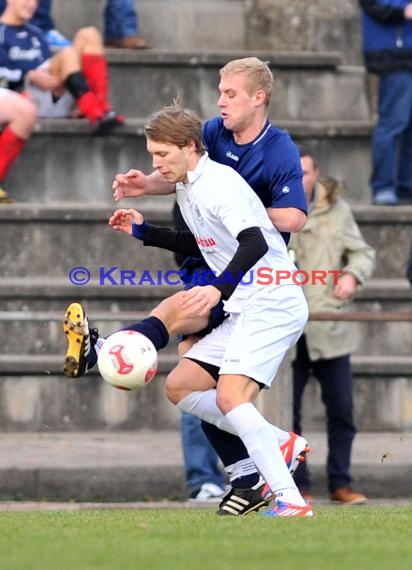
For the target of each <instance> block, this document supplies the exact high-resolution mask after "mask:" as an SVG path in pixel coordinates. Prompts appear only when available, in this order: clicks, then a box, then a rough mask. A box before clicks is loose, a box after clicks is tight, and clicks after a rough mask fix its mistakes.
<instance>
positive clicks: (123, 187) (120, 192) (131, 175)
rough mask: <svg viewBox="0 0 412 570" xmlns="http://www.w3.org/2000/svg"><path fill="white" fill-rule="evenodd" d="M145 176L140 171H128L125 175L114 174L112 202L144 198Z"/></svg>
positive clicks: (145, 188)
mask: <svg viewBox="0 0 412 570" xmlns="http://www.w3.org/2000/svg"><path fill="white" fill-rule="evenodd" d="M147 183H148V181H147V176H146V174H144V172H142V171H141V170H133V169H132V170H129V171H128V172H126V174H116V176H115V177H114V180H113V184H112V188H113V190H114V192H113V197H114V201H115V202H118V201H119V200H121V199H122V198H136V197H139V196H144V195H145V194H146V190H147Z"/></svg>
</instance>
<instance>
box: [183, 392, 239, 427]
mask: <svg viewBox="0 0 412 570" xmlns="http://www.w3.org/2000/svg"><path fill="white" fill-rule="evenodd" d="M177 407H178V408H179V410H181V411H182V412H187V413H188V414H192V415H193V416H197V417H198V418H200V419H201V420H205V421H206V422H209V423H210V424H213V425H214V426H216V427H218V428H220V429H222V430H223V431H228V432H229V433H232V434H234V435H237V432H236V430H235V429H234V428H233V426H232V424H231V423H230V422H229V421H228V420H227V419H226V417H225V415H224V414H223V413H222V412H221V411H220V409H219V408H218V407H217V404H216V390H207V391H206V392H191V393H190V394H188V395H187V396H185V397H184V398H182V400H180V402H179V403H178V404H177Z"/></svg>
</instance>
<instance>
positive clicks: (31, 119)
mask: <svg viewBox="0 0 412 570" xmlns="http://www.w3.org/2000/svg"><path fill="white" fill-rule="evenodd" d="M21 116H22V117H24V122H25V124H26V126H27V127H28V128H29V129H32V128H33V127H34V124H35V122H36V119H37V107H36V105H35V104H34V103H33V102H32V101H30V100H29V99H23V100H22V101H21Z"/></svg>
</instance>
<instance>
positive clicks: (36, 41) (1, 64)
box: [0, 23, 50, 91]
mask: <svg viewBox="0 0 412 570" xmlns="http://www.w3.org/2000/svg"><path fill="white" fill-rule="evenodd" d="M49 58H50V49H49V46H48V44H47V42H46V39H45V37H44V33H43V32H42V31H41V30H39V29H38V28H36V27H35V26H32V25H31V24H26V25H25V26H7V25H6V24H1V23H0V85H1V86H3V87H8V88H9V89H14V90H17V91H18V90H21V89H22V87H23V83H24V77H25V75H26V73H28V72H29V71H31V70H32V69H36V68H37V67H38V66H39V65H41V64H42V63H43V62H44V61H46V60H48V59H49Z"/></svg>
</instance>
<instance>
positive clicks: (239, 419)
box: [0, 0, 412, 517]
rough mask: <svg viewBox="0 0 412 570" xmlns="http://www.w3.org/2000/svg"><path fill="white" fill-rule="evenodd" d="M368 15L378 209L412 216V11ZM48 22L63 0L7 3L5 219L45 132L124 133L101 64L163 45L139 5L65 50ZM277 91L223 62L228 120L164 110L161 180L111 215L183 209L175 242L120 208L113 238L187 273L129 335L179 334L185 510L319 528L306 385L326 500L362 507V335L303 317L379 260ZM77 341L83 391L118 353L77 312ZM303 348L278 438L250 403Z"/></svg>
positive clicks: (135, 177)
mask: <svg viewBox="0 0 412 570" xmlns="http://www.w3.org/2000/svg"><path fill="white" fill-rule="evenodd" d="M360 6H361V8H362V10H363V20H362V21H363V25H364V34H363V37H364V52H365V61H366V65H367V67H368V69H369V70H370V71H372V72H374V73H379V75H380V88H379V109H378V111H379V118H378V123H377V125H376V128H375V131H374V134H373V138H372V163H373V164H372V176H371V188H372V193H373V203H374V204H376V205H391V206H392V205H397V204H399V203H412V171H411V168H412V166H411V165H412V162H411V160H410V159H411V158H412V143H411V140H412V139H411V136H410V134H411V133H410V130H411V121H412V91H411V85H412V82H411V81H410V78H411V71H412V70H411V69H409V67H408V66H409V61H408V54H409V56H410V53H409V52H408V50H410V48H409V43H408V40H409V34H411V37H412V31H411V30H412V3H408V2H402V1H401V0H399V1H398V2H390V3H388V2H385V1H384V0H382V1H380V0H376V1H372V0H370V1H368V0H360ZM3 9H4V10H3ZM51 9H52V5H51V0H39V1H37V0H0V14H1V15H0V85H1V87H0V125H2V127H3V128H2V131H1V133H0V203H4V204H6V203H9V202H11V201H12V200H11V198H10V196H9V195H8V193H7V192H6V190H5V189H4V187H3V181H4V179H5V178H6V175H7V173H8V171H9V170H10V168H11V167H12V165H13V163H14V161H15V160H16V159H17V157H18V156H19V155H20V153H21V152H22V150H23V148H24V145H25V143H26V142H27V140H28V139H29V138H30V135H31V133H32V131H33V128H34V125H35V122H36V119H37V118H41V117H48V118H61V117H65V118H69V117H78V116H82V117H86V118H87V120H88V121H89V123H90V131H91V134H92V135H93V136H103V135H106V134H108V133H110V132H112V130H113V129H114V128H117V127H118V126H120V125H121V124H122V123H123V122H124V117H123V116H122V115H121V114H119V113H118V112H117V111H116V110H115V109H113V107H112V105H111V104H110V102H109V97H108V93H109V77H108V70H107V61H106V56H105V48H107V47H109V48H115V49H117V48H129V49H130V48H131V49H146V48H148V47H150V43H149V42H148V41H147V40H146V39H145V38H143V37H142V36H140V35H139V33H138V18H137V13H136V11H135V9H134V3H133V2H132V1H131V0H108V1H107V2H106V6H105V12H104V17H105V32H104V34H103V35H102V34H101V33H100V32H99V30H98V29H97V28H96V27H94V26H88V27H84V28H81V29H80V30H78V32H77V33H76V34H75V35H74V36H73V37H72V38H67V37H65V36H64V35H63V34H61V33H60V32H59V30H58V26H56V25H55V23H54V20H53V18H52V12H51ZM399 30H401V35H400V32H399ZM22 32H24V33H22ZM400 37H401V38H402V42H404V43H401V42H400V39H399V38H400ZM393 42H395V43H393ZM16 47H17V48H18V51H19V57H18V58H15V57H13V53H15V49H14V48H16ZM383 53H385V54H386V56H387V57H382V54H383ZM273 87H274V78H273V75H272V72H271V70H270V68H269V67H268V65H267V64H266V63H265V62H263V61H261V60H259V59H258V58H256V57H247V58H243V59H239V60H233V61H230V62H228V63H227V64H226V65H225V66H224V67H223V68H222V69H221V70H220V78H219V85H218V89H219V98H218V107H219V111H220V115H219V116H218V117H215V118H213V119H211V120H208V121H206V122H205V123H204V124H203V125H202V122H201V119H200V118H199V117H197V116H196V114H195V113H194V112H193V111H190V110H187V109H185V108H183V107H182V106H180V105H179V104H174V105H171V106H170V107H165V108H164V109H161V110H159V111H157V112H154V113H153V115H152V116H151V117H150V118H149V119H148V121H147V123H146V126H145V135H146V139H147V148H148V152H149V153H150V155H151V157H152V161H153V167H154V171H153V172H152V173H150V174H146V173H143V172H142V171H141V170H137V169H132V170H130V171H128V172H127V173H125V174H122V173H121V174H117V175H116V176H115V179H114V183H113V188H114V199H115V200H116V201H118V200H121V199H123V198H139V197H140V196H143V195H148V194H149V195H162V194H171V193H174V194H175V196H176V205H175V228H174V229H165V228H160V227H156V226H153V225H150V224H148V223H147V222H146V221H145V220H144V218H143V216H142V215H141V214H140V213H139V211H138V210H136V209H130V208H129V209H119V210H117V211H116V212H115V214H114V215H113V217H112V218H111V219H110V224H111V226H112V227H113V229H114V230H116V231H120V232H123V233H125V234H128V235H130V236H132V237H133V238H136V239H137V240H139V241H140V242H142V243H143V245H144V246H150V247H160V248H164V249H169V250H171V251H173V252H174V253H175V254H176V255H177V256H179V257H178V262H179V265H180V266H181V269H182V270H183V269H184V274H185V281H184V291H180V292H178V293H176V294H175V295H173V296H171V297H169V298H167V299H164V300H163V301H162V302H161V303H160V304H159V305H158V306H157V307H155V308H154V309H153V310H152V311H151V312H150V315H149V316H148V317H147V318H145V319H143V320H142V321H140V322H138V323H132V324H130V325H128V326H126V327H125V329H126V330H130V329H131V330H136V331H138V332H140V333H142V334H144V335H145V336H147V337H148V338H149V339H150V340H151V341H152V342H153V344H154V346H155V348H156V349H157V350H161V349H162V348H164V347H165V346H166V345H167V343H168V342H169V339H170V338H171V337H175V336H178V338H179V356H180V359H179V362H178V364H177V366H176V367H175V368H174V369H173V370H172V371H171V372H170V374H169V375H168V378H167V382H166V393H167V397H168V398H169V400H170V401H171V402H172V403H173V404H175V405H176V406H177V407H178V409H179V410H180V412H181V418H182V423H181V432H182V445H183V451H184V458H185V465H186V479H187V481H186V482H187V490H188V495H189V496H190V497H191V498H193V499H195V500H217V501H219V507H218V514H219V515H221V516H242V515H247V514H248V513H250V512H252V511H257V510H259V509H261V508H262V507H264V506H268V510H266V511H265V513H264V514H265V515H266V516H268V517H278V516H280V517H288V516H304V517H310V516H313V505H312V502H313V497H312V494H311V485H310V477H309V470H308V466H307V463H308V461H307V454H308V452H309V443H308V442H307V441H306V439H305V437H304V435H303V433H304V430H303V426H302V419H301V418H302V403H303V395H304V390H305V387H306V385H307V382H308V379H309V377H310V374H311V373H312V374H313V375H314V376H315V377H316V379H317V381H318V382H319V384H320V390H321V398H322V401H323V403H324V405H325V409H326V419H327V425H326V432H327V438H328V456H327V462H326V470H327V482H328V493H329V496H330V499H331V500H332V501H336V502H339V503H342V504H361V503H364V502H365V501H366V500H367V498H366V496H365V495H363V494H362V493H360V492H357V491H355V490H354V489H353V488H352V479H351V474H350V466H351V450H352V443H353V440H354V438H355V435H356V428H355V425H354V418H353V379H352V371H351V363H350V355H351V353H352V352H353V350H354V348H355V345H354V343H353V334H352V332H351V327H350V325H348V323H343V322H339V323H337V322H311V321H309V322H307V318H308V312H310V311H322V310H328V311H330V310H333V311H337V312H338V311H341V310H342V308H343V307H344V306H345V304H346V303H347V302H348V301H350V300H352V299H353V298H354V296H355V295H356V292H357V290H358V287H359V286H361V285H362V284H363V283H364V282H365V280H367V279H368V278H369V277H370V276H371V275H372V272H373V269H374V264H375V252H374V250H373V248H372V247H371V246H370V245H369V244H367V243H366V242H365V240H364V239H363V237H362V235H361V232H360V230H359V227H358V226H357V224H356V222H355V219H354V217H353V214H352V213H351V210H350V207H349V205H348V204H347V202H345V201H344V200H343V199H342V197H341V192H342V186H341V184H339V183H338V182H337V181H336V180H335V179H334V178H331V177H323V176H322V177H321V174H320V171H319V168H318V165H317V159H316V156H315V154H314V153H313V152H312V150H310V149H303V148H301V149H299V148H298V147H297V146H296V144H295V143H294V142H293V140H292V139H291V137H290V136H289V135H288V134H287V133H286V132H284V131H282V130H281V129H279V128H277V127H276V126H275V125H274V124H273V123H272V122H271V121H270V119H269V116H268V107H269V103H270V101H271V97H272V93H273ZM405 109H407V110H408V112H406V111H405ZM409 111H410V112H409ZM299 151H300V152H299ZM383 157H384V158H383ZM137 204H138V202H137ZM199 238H205V239H204V240H203V239H199ZM211 243H213V244H214V246H213V247H210V244H211ZM205 244H206V245H205ZM257 264H263V265H264V266H266V267H278V266H280V267H282V269H285V270H288V271H290V273H291V274H292V273H293V272H294V271H296V268H299V269H300V270H302V271H303V272H307V273H308V274H309V273H311V272H314V271H317V270H323V271H328V272H330V274H329V275H328V278H327V279H326V281H325V282H324V283H321V284H319V283H318V284H316V285H313V284H311V283H309V284H307V283H303V284H302V285H301V284H299V283H296V282H294V281H293V280H292V279H290V280H289V281H286V282H284V283H283V284H282V286H279V285H273V286H269V287H268V286H261V285H259V284H257V283H252V286H250V285H249V286H247V287H246V286H245V285H244V284H243V283H242V276H244V275H245V274H246V273H247V272H249V271H251V270H253V269H254V268H256V267H257V266H258V265H257ZM196 270H197V271H199V270H201V271H203V270H205V271H204V273H205V274H207V272H209V274H210V270H212V271H213V272H214V273H215V274H216V275H218V276H220V278H218V279H217V282H216V281H214V282H213V283H210V282H208V281H207V280H206V281H205V282H202V283H200V284H199V283H198V282H194V281H193V280H191V276H193V274H194V272H195V271H196ZM336 271H338V272H340V273H341V274H340V276H339V279H337V280H335V275H336ZM227 274H229V275H230V276H231V279H230V280H229V281H228V280H227V279H224V278H223V277H222V276H223V275H226V276H227ZM408 275H409V274H408ZM411 279H412V278H411ZM64 332H65V335H66V337H67V341H68V348H67V353H66V358H65V364H64V372H65V374H66V376H68V377H71V378H77V377H80V376H83V375H84V374H86V373H87V372H88V371H89V370H90V369H91V368H92V367H93V366H95V365H96V363H97V358H98V353H99V351H100V349H101V347H102V346H103V344H104V342H105V338H106V337H103V336H100V335H99V332H98V331H97V329H94V328H92V327H91V325H90V323H89V320H88V316H87V314H86V310H85V308H84V307H83V306H82V305H81V304H79V303H72V304H70V306H69V307H68V308H67V311H66V314H65V319H64ZM292 350H293V351H294V352H293V354H294V357H293V361H292V366H291V377H292V380H293V431H292V432H289V431H288V430H287V429H283V428H281V427H279V426H276V425H273V424H271V423H270V422H268V421H267V420H266V418H265V417H264V416H263V415H262V414H261V413H260V411H259V410H258V408H257V407H256V406H255V404H254V402H255V400H256V398H257V396H258V395H259V393H260V392H261V390H264V389H268V388H270V386H271V384H272V382H273V381H274V380H275V379H276V373H277V371H278V369H279V367H280V365H281V363H282V361H283V359H284V357H285V355H286V354H287V353H288V352H289V351H292Z"/></svg>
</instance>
